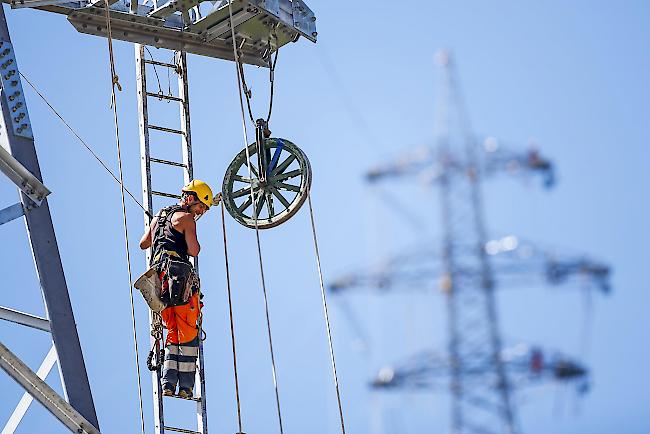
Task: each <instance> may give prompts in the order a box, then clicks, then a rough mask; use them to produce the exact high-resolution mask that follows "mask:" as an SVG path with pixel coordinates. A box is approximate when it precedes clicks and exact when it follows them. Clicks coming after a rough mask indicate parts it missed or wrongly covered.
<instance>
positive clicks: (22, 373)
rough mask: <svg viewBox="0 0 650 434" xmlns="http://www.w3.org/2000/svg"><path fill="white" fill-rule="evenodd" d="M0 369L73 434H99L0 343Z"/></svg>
mask: <svg viewBox="0 0 650 434" xmlns="http://www.w3.org/2000/svg"><path fill="white" fill-rule="evenodd" d="M0 368H2V369H3V370H4V371H5V372H6V373H7V374H9V376H10V377H11V378H13V379H14V380H16V382H17V383H18V384H20V385H21V386H22V387H23V388H24V389H25V390H26V391H27V392H29V394H30V395H32V396H33V397H34V398H36V400H37V401H38V402H40V403H41V404H43V406H44V407H45V408H46V409H47V410H48V411H49V412H50V413H52V414H53V415H54V417H56V418H57V419H59V421H61V423H63V424H64V425H65V426H66V427H67V428H68V429H70V431H72V432H73V433H75V434H101V433H100V432H99V430H98V429H97V428H95V427H94V426H93V425H92V424H91V423H90V422H88V421H87V420H86V419H85V418H84V417H83V416H82V415H81V414H79V412H78V411H77V410H75V409H74V408H72V406H71V405H70V404H68V403H67V402H66V401H65V399H63V398H62V397H61V396H59V394H58V393H56V392H55V391H54V390H53V389H52V388H51V387H50V386H48V385H47V384H46V383H45V382H44V381H43V380H41V379H40V378H39V377H38V375H36V374H35V373H34V371H32V370H31V369H29V367H28V366H27V365H25V364H24V363H23V362H22V360H20V359H19V358H18V357H16V355H15V354H13V353H12V352H11V351H9V349H8V348H7V347H5V346H4V345H3V344H2V343H0Z"/></svg>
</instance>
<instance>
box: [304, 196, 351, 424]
mask: <svg viewBox="0 0 650 434" xmlns="http://www.w3.org/2000/svg"><path fill="white" fill-rule="evenodd" d="M307 201H308V202H309V219H310V221H311V232H312V235H313V237H314V251H315V252H316V265H317V267H318V280H319V282H320V292H321V297H322V299H323V314H324V316H325V326H326V328H327V343H328V344H329V348H330V361H331V362H332V376H333V377H334V387H335V388H336V399H337V401H338V405H339V416H340V419H341V432H342V433H343V434H345V422H344V421H343V405H342V404H341V392H340V390H339V377H338V374H337V373H336V361H335V359H334V345H332V331H331V330H330V316H329V312H328V310H327V298H326V297H325V285H324V284H323V272H322V270H321V266H320V253H319V251H318V239H317V238H316V224H315V223H314V209H313V207H312V204H311V193H307Z"/></svg>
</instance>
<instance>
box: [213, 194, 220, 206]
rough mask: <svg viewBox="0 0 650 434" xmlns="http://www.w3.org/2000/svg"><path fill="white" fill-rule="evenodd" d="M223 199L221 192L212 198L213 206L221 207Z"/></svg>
mask: <svg viewBox="0 0 650 434" xmlns="http://www.w3.org/2000/svg"><path fill="white" fill-rule="evenodd" d="M221 199H222V197H221V192H219V193H217V195H216V196H215V197H213V198H212V205H213V206H217V205H219V204H220V203H221Z"/></svg>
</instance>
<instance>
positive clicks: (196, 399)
mask: <svg viewBox="0 0 650 434" xmlns="http://www.w3.org/2000/svg"><path fill="white" fill-rule="evenodd" d="M165 398H176V399H184V400H185V401H195V402H201V398H200V397H198V396H193V397H191V398H183V397H182V396H178V395H171V396H167V395H165Z"/></svg>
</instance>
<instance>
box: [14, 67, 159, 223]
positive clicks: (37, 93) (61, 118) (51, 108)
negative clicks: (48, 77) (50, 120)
mask: <svg viewBox="0 0 650 434" xmlns="http://www.w3.org/2000/svg"><path fill="white" fill-rule="evenodd" d="M18 73H19V74H20V76H21V77H22V78H23V79H25V81H26V82H27V84H28V85H29V87H31V88H32V90H33V91H34V92H36V95H38V96H39V97H40V98H41V99H42V100H43V102H44V103H45V104H46V105H47V106H48V107H49V108H50V110H51V111H52V113H54V115H55V116H56V117H58V118H59V119H60V120H61V122H63V125H65V126H66V127H67V128H68V130H70V132H71V133H72V134H73V135H74V136H75V137H76V138H77V140H79V142H80V143H81V144H82V145H83V146H84V147H85V148H86V149H87V150H88V152H90V155H92V156H93V158H95V160H97V162H98V163H99V164H100V165H101V166H102V167H103V168H104V169H105V170H106V172H108V174H109V175H111V177H112V178H113V179H114V180H115V182H117V183H118V185H121V186H122V187H123V188H124V191H126V193H127V194H128V195H129V196H131V199H133V201H134V202H135V203H136V204H137V205H138V206H139V207H140V208H142V211H144V212H145V214H147V216H148V217H149V219H152V218H153V216H152V215H151V213H149V211H147V210H146V209H145V207H143V206H142V204H141V203H140V202H139V201H138V199H136V198H135V196H133V193H131V192H130V191H129V189H128V188H126V187H124V184H122V183H121V182H120V180H119V179H118V178H117V176H115V174H114V173H113V171H112V170H111V169H109V168H108V166H107V165H106V163H104V161H103V160H102V159H101V158H99V156H98V155H97V153H96V152H95V151H93V149H92V148H91V147H90V145H88V144H87V143H86V141H85V140H84V139H82V138H81V136H80V135H79V134H78V133H77V132H76V131H75V130H74V128H72V126H70V124H69V123H68V121H66V120H65V119H64V118H63V116H61V114H60V113H59V112H58V111H57V110H56V109H55V108H54V106H53V105H52V104H50V102H49V101H48V100H47V98H46V97H45V95H43V93H41V91H39V90H38V89H37V88H36V86H34V84H33V83H32V82H31V81H30V80H29V78H27V77H26V76H25V74H23V73H22V72H20V71H18Z"/></svg>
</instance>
